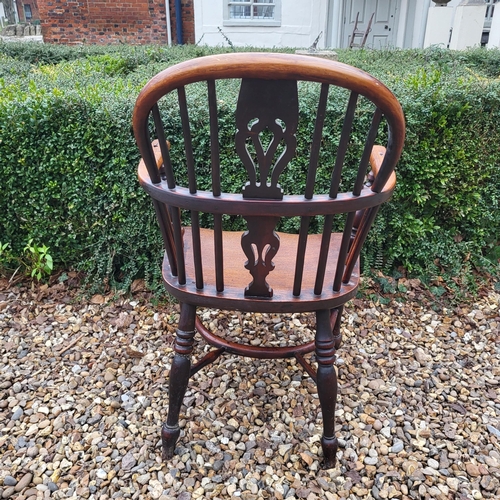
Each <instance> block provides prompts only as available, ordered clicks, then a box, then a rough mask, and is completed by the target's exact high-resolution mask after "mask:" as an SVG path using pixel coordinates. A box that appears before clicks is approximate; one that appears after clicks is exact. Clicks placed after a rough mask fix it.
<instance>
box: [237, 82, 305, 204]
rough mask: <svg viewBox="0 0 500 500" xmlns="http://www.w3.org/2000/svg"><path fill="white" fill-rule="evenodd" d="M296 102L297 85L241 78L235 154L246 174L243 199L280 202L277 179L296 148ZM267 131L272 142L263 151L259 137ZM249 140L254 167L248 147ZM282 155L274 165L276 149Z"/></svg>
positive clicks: (281, 195) (297, 107)
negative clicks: (253, 157) (254, 155)
mask: <svg viewBox="0 0 500 500" xmlns="http://www.w3.org/2000/svg"><path fill="white" fill-rule="evenodd" d="M298 117H299V101H298V94H297V82H295V81H291V80H258V79H249V78H244V79H243V80H242V82H241V88H240V94H239V96H238V106H237V108H236V127H237V129H238V130H237V132H236V139H235V142H236V151H237V153H238V155H239V157H240V159H241V161H242V162H243V165H245V168H246V170H247V172H248V179H249V182H248V183H247V184H246V185H245V186H244V187H243V198H267V199H274V200H281V199H282V198H283V191H282V189H281V187H280V185H279V184H278V180H279V176H280V174H281V172H283V169H284V168H285V167H286V166H287V165H288V162H289V161H290V160H291V159H292V157H293V155H294V154H295V150H296V148H297V138H296V137H295V133H296V132H297V125H298V119H299V118H298ZM266 129H267V130H268V131H269V132H270V133H271V135H272V139H271V142H270V143H269V146H268V147H267V148H266V149H265V150H264V147H263V145H262V142H261V136H260V135H261V133H262V132H263V131H265V130H266ZM249 138H250V139H251V141H252V143H253V146H254V148H255V153H256V157H257V165H256V164H255V163H254V161H253V159H252V156H251V154H250V152H249V151H248V147H247V144H246V142H247V139H249ZM280 144H284V145H285V148H284V151H283V152H282V154H281V155H280V156H279V158H278V159H277V160H276V162H275V163H274V157H275V155H276V151H277V150H278V146H279V145H280Z"/></svg>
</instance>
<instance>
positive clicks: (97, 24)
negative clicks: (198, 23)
mask: <svg viewBox="0 0 500 500" xmlns="http://www.w3.org/2000/svg"><path fill="white" fill-rule="evenodd" d="M170 3H171V4H172V5H171V7H170V10H171V16H172V18H171V23H172V32H173V34H172V37H173V42H174V43H175V42H176V38H175V9H174V6H173V3H174V2H173V0H170ZM182 3H183V4H186V9H185V12H184V8H183V28H184V26H185V27H186V28H185V33H184V43H192V42H193V41H194V40H193V38H194V12H193V7H192V1H191V0H183V2H182ZM188 4H189V5H188ZM38 9H39V12H40V21H41V24H42V33H43V37H44V40H45V41H46V42H49V43H65V44H75V43H91V44H109V43H119V42H123V43H133V44H144V43H167V27H166V15H165V0H128V1H126V2H121V1H113V0H38Z"/></svg>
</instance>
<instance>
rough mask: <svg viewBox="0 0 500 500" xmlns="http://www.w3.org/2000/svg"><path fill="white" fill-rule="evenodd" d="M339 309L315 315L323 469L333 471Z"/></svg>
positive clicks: (336, 444)
mask: <svg viewBox="0 0 500 500" xmlns="http://www.w3.org/2000/svg"><path fill="white" fill-rule="evenodd" d="M341 314H342V309H341V308H338V309H334V310H332V311H331V312H330V311H329V310H322V311H317V312H316V339H315V344H316V361H317V362H318V371H317V375H316V381H317V386H318V396H319V402H320V405H321V412H322V414H323V436H322V437H321V447H322V448H323V462H322V464H321V465H322V467H323V468H325V469H330V468H332V467H335V462H336V455H337V449H338V441H337V438H336V437H335V405H336V403H337V374H336V372H335V367H334V366H333V363H334V361H335V352H336V348H337V347H338V345H339V344H340V316H341Z"/></svg>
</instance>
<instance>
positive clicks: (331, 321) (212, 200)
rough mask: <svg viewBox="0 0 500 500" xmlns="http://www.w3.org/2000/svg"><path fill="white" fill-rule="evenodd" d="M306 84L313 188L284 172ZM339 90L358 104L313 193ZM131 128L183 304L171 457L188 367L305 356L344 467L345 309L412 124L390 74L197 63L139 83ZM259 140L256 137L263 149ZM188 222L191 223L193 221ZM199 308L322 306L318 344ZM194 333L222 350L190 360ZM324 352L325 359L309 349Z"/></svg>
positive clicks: (241, 60) (174, 289) (219, 59)
mask: <svg viewBox="0 0 500 500" xmlns="http://www.w3.org/2000/svg"><path fill="white" fill-rule="evenodd" d="M221 79H222V80H224V79H241V85H240V89H239V95H238V98H237V105H236V112H235V125H234V128H235V132H236V135H235V153H237V155H238V156H239V161H240V164H241V169H245V170H246V174H247V178H248V181H247V183H246V184H245V185H244V186H242V189H241V191H240V192H238V193H226V192H223V189H222V187H221V186H222V185H223V183H222V184H221V178H222V179H223V178H224V174H223V170H224V167H223V166H222V165H221V164H220V162H219V157H220V151H219V148H220V146H219V128H218V109H217V108H218V100H217V93H216V88H217V86H216V81H217V80H221ZM301 81H309V82H316V85H317V86H318V87H319V97H318V105H317V112H316V120H315V123H314V125H313V131H312V134H311V140H310V156H309V159H308V168H307V172H306V173H305V180H304V182H303V183H302V185H304V186H305V189H303V192H301V193H292V194H283V191H282V189H281V187H280V184H279V178H280V175H281V174H282V172H283V171H284V170H285V169H286V168H287V165H288V163H289V162H290V160H291V159H292V158H293V157H294V155H295V151H296V146H297V139H296V132H297V127H298V121H299V118H298V117H299V99H298V90H297V89H298V84H297V82H301ZM195 82H205V84H206V96H207V100H208V103H207V104H208V120H207V121H208V123H209V136H210V144H211V153H210V158H206V161H205V162H204V164H203V165H199V164H198V165H195V160H194V155H193V147H192V142H193V141H192V130H191V128H192V124H190V121H189V112H188V100H187V99H186V88H187V87H188V86H189V84H192V83H195ZM205 84H203V85H205ZM197 85H200V84H199V83H197ZM300 85H302V84H300ZM300 85H299V86H300ZM331 86H337V87H341V88H344V89H346V95H347V96H348V97H347V100H346V112H345V116H344V118H343V125H342V127H341V131H340V139H339V143H338V148H337V154H336V158H335V159H332V160H331V163H332V165H331V168H330V172H331V175H330V176H329V177H330V182H329V188H328V189H327V192H326V193H315V180H316V174H317V170H318V164H319V158H320V149H321V145H322V139H323V125H324V119H325V115H326V114H327V103H328V92H329V88H330V87H331ZM173 91H175V92H176V93H177V94H178V96H177V97H178V105H179V113H180V118H181V123H182V133H183V138H184V151H185V156H184V158H183V159H182V161H181V162H177V163H185V165H180V164H176V165H175V166H174V165H173V164H172V163H173V162H172V161H171V152H170V151H169V147H170V143H169V141H168V134H166V132H165V130H166V129H165V126H164V125H165V124H164V123H163V120H162V113H161V111H160V107H161V105H162V102H160V103H159V101H160V99H161V98H162V97H163V96H165V95H166V94H168V93H170V92H173ZM360 96H364V98H367V99H368V100H369V101H371V102H372V103H373V105H374V106H373V109H374V112H373V115H372V117H371V124H370V125H369V126H368V127H367V129H368V130H367V131H366V142H365V144H364V146H362V147H361V153H360V157H359V158H358V163H357V167H358V168H357V173H356V174H355V176H354V177H355V181H354V185H353V186H352V188H351V189H350V190H349V192H340V188H339V186H340V185H341V173H342V167H343V164H344V162H345V158H346V152H347V150H348V147H350V143H351V142H352V140H351V129H352V126H353V121H354V118H355V114H356V108H357V102H358V100H359V99H358V98H360ZM169 112H171V109H170V110H169ZM382 118H384V121H385V123H386V126H387V128H386V132H385V134H386V135H385V137H387V138H388V139H387V141H386V145H385V146H379V145H375V140H376V137H377V132H378V129H379V125H380V124H381V120H382ZM133 125H134V132H135V136H136V140H137V143H138V146H139V149H140V152H141V155H142V160H141V162H140V165H139V170H138V173H139V180H140V183H141V185H142V187H143V188H144V189H145V190H146V191H147V192H148V193H149V194H150V195H151V197H152V201H153V205H154V208H155V211H156V216H157V219H158V222H159V225H160V229H161V234H162V236H163V241H164V246H165V257H164V260H163V279H164V283H165V286H166V288H167V290H168V291H169V292H170V293H171V294H172V295H173V296H174V297H176V298H177V299H178V300H179V302H180V319H179V324H178V329H177V335H176V340H175V344H174V351H175V355H174V359H173V362H172V367H171V371H170V378H169V408H168V415H167V420H166V422H165V424H164V425H163V427H162V444H163V458H164V459H168V458H170V457H172V456H173V453H174V448H175V444H176V442H177V439H178V437H179V435H180V429H179V413H180V409H181V405H182V401H183V398H184V394H185V391H186V388H187V385H188V380H189V378H190V376H192V375H193V374H195V373H196V372H197V371H198V370H200V369H201V368H203V367H204V366H206V365H208V364H209V363H212V362H213V361H215V360H216V359H217V358H218V357H219V356H220V355H221V354H223V353H232V354H237V355H241V356H249V357H255V358H262V359H265V358H268V359H269V358H287V357H295V358H296V359H297V361H298V362H299V363H300V365H302V366H303V368H304V369H305V371H306V372H307V373H308V374H309V375H310V376H311V377H312V378H313V379H314V380H315V381H316V383H317V388H318V395H319V400H320V405H321V409H322V416H323V430H324V433H323V437H322V439H321V444H322V448H323V466H324V467H333V466H334V465H335V459H336V451H337V446H338V445H337V438H336V437H335V431H334V415H335V405H336V399H337V376H336V371H335V368H334V360H335V353H336V350H337V349H338V348H339V346H340V342H341V333H340V322H341V316H342V309H343V305H344V304H345V303H346V302H347V301H348V300H349V299H351V298H352V297H354V295H355V294H356V290H357V288H358V281H359V254H360V250H361V247H362V245H363V242H364V241H365V238H366V236H367V233H368V230H369V229H370V226H371V224H372V222H373V220H374V218H375V215H376V213H377V210H378V208H379V206H380V204H381V203H383V202H384V201H386V200H387V199H388V198H389V197H390V196H391V193H392V191H393V189H394V186H395V182H396V177H395V174H394V172H393V171H394V167H395V165H396V163H397V161H398V159H399V156H400V154H401V150H402V147H403V142H404V134H405V132H404V131H405V124H404V117H403V113H402V110H401V107H400V105H399V103H398V101H397V99H396V98H395V97H394V95H393V94H392V93H391V92H390V91H389V90H388V89H387V88H386V87H385V86H384V85H383V84H382V83H380V82H379V81H378V80H376V79H374V78H373V77H371V76H370V75H368V74H366V73H364V72H363V71H361V70H358V69H355V68H353V67H350V66H347V65H345V64H341V63H337V62H332V61H326V60H320V59H317V58H311V57H308V56H298V55H288V54H271V53H233V54H224V55H214V56H208V57H202V58H199V59H195V60H190V61H186V62H183V63H181V64H177V65H175V66H172V67H170V68H168V69H166V70H164V71H162V72H161V73H159V74H158V75H157V76H155V77H154V78H153V79H152V80H151V81H150V82H149V83H148V84H147V85H146V86H145V87H144V88H143V90H142V91H141V93H140V95H139V97H138V99H137V103H136V106H135V110H134V117H133ZM152 130H153V132H152ZM265 131H267V133H268V134H270V135H271V137H272V138H271V141H270V144H269V146H268V147H267V149H266V148H264V147H263V146H262V142H261V135H262V133H263V132H265ZM280 143H281V144H284V147H283V151H282V154H281V155H280V156H279V158H278V159H277V160H275V154H276V151H277V149H278V145H279V144H280ZM249 145H250V146H251V145H253V146H254V147H255V153H254V154H253V155H252V154H251V153H250V152H249ZM250 149H251V148H250ZM370 167H371V171H370ZM201 168H205V170H207V169H208V170H209V171H210V175H211V184H212V189H211V191H206V190H200V189H198V179H197V175H196V174H197V171H198V170H199V169H201ZM183 169H185V170H187V175H186V177H187V186H182V185H179V184H178V183H177V179H176V178H178V177H179V175H180V174H179V172H180V171H181V170H183ZM367 173H368V178H369V180H370V182H369V183H366V177H367ZM223 180H224V179H223ZM297 185H300V182H297ZM200 213H205V214H206V213H209V214H212V215H213V229H203V228H201V227H200ZM225 214H226V215H230V216H236V215H238V216H241V217H243V219H244V220H245V221H246V226H247V230H246V231H245V232H236V231H224V230H223V215H225ZM339 214H344V216H343V220H344V226H343V231H342V232H340V233H335V232H333V231H332V227H333V221H334V218H336V217H337V218H338V217H341V216H340V215H339ZM315 216H324V223H323V231H322V233H321V234H308V232H309V226H310V221H311V220H312V219H313V218H314V217H315ZM290 217H298V218H300V229H299V232H298V234H284V233H279V232H276V226H277V224H278V223H279V221H280V219H282V218H290ZM186 218H188V219H189V220H190V224H188V225H187V226H188V227H183V222H182V221H185V220H186ZM185 225H186V224H184V226H185ZM245 269H246V270H247V271H245ZM199 306H201V307H208V308H216V309H224V310H239V311H247V312H261V313H297V312H314V313H315V314H316V332H315V340H314V341H309V342H304V343H303V344H301V345H293V346H286V347H266V346H253V345H247V344H239V343H236V342H234V341H232V340H231V339H227V338H224V337H222V336H220V335H217V334H215V333H213V332H211V331H209V329H208V328H207V327H206V326H204V325H203V324H202V322H201V321H200V320H199V318H198V317H197V315H196V308H197V307H199ZM196 330H197V331H198V332H199V334H200V335H201V336H202V337H203V338H204V339H205V340H206V342H208V344H210V345H211V346H213V347H215V349H214V350H212V351H210V352H209V353H208V354H207V355H206V356H205V357H203V358H202V359H201V360H200V361H198V362H197V363H196V364H192V363H191V360H190V357H191V354H192V351H193V344H194V337H195V331H196ZM313 351H314V352H315V356H316V362H317V368H316V369H315V368H314V367H313V365H312V364H311V362H310V361H308V360H306V358H305V355H306V354H307V353H310V352H313Z"/></svg>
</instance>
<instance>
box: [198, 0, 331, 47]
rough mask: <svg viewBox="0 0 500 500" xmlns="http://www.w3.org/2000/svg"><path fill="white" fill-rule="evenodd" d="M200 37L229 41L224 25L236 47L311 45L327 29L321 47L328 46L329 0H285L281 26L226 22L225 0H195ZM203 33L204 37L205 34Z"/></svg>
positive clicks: (209, 42) (214, 42)
mask: <svg viewBox="0 0 500 500" xmlns="http://www.w3.org/2000/svg"><path fill="white" fill-rule="evenodd" d="M194 14H195V37H196V41H197V42H200V40H201V43H202V44H207V45H212V46H215V45H225V46H227V44H228V43H227V41H226V40H225V39H224V37H223V36H222V35H221V33H220V32H219V29H218V28H219V27H220V29H221V30H222V31H223V32H224V34H225V35H226V36H227V37H228V38H229V40H231V43H232V44H233V45H234V46H236V47H245V46H253V47H267V48H272V47H302V48H307V47H310V46H311V44H312V43H313V42H314V40H315V39H316V37H317V36H318V35H319V34H320V32H323V35H322V37H321V39H320V41H319V44H318V48H323V47H325V40H326V28H327V26H326V21H327V15H326V14H327V0H309V1H307V2H306V1H303V0H282V1H281V26H224V2H223V0H209V1H208V0H194ZM202 37H203V38H202Z"/></svg>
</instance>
